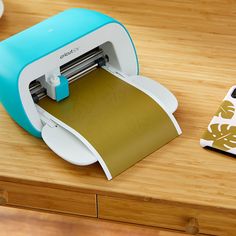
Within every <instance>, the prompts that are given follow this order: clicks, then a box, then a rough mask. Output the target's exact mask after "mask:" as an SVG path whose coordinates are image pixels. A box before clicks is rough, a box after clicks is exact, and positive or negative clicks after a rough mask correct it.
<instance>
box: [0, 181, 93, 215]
mask: <svg viewBox="0 0 236 236" xmlns="http://www.w3.org/2000/svg"><path fill="white" fill-rule="evenodd" d="M0 189H1V190H2V191H4V192H5V193H7V198H8V199H7V205H12V206H19V207H27V208H33V209H42V210H49V211H55V212H63V213H70V214H77V215H85V216H93V217H97V210H96V209H97V208H96V195H95V194H87V193H80V192H74V191H69V190H61V189H53V188H47V187H36V186H32V185H24V184H16V183H10V182H3V181H0Z"/></svg>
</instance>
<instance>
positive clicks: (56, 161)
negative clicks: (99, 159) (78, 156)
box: [0, 0, 236, 217]
mask: <svg viewBox="0 0 236 236" xmlns="http://www.w3.org/2000/svg"><path fill="white" fill-rule="evenodd" d="M5 5H6V12H5V15H4V17H3V18H2V19H1V20H0V39H1V40H3V39H5V38H7V37H9V36H11V35H13V34H15V33H17V32H19V31H21V30H23V29H25V28H27V27H29V26H32V25H34V24H36V23H38V22H40V21H42V20H43V19H46V18H47V17H49V16H52V15H54V14H56V13H58V12H59V11H62V10H65V9H68V8H70V7H83V8H89V9H94V10H97V11H101V12H103V13H105V14H109V15H110V16H112V17H114V18H116V19H117V20H119V21H121V22H122V23H124V24H125V25H126V27H127V28H128V30H129V31H130V33H131V36H132V38H133V40H134V42H135V45H136V47H137V52H138V56H139V61H140V68H141V74H142V75H145V76H148V77H150V78H152V79H154V80H157V81H159V82H160V83H162V84H163V85H165V86H166V87H167V88H169V89H170V90H171V91H172V92H173V93H174V94H175V95H176V97H177V99H178V101H179V108H178V110H177V112H176V114H175V116H176V117H177V120H178V121H179V123H180V126H181V128H182V130H183V134H182V135H181V136H180V137H178V138H177V139H175V140H174V141H172V142H170V143H169V144H168V145H166V146H164V147H163V148H161V149H159V150H158V151H156V152H155V153H153V154H152V155H150V156H148V157H147V158H145V159H144V160H142V161H140V162H139V163H137V164H136V165H135V166H134V167H132V168H130V169H129V170H127V171H125V172H124V173H122V174H121V175H119V176H118V177H116V178H115V179H114V180H112V181H107V180H106V178H105V175H104V174H103V172H102V170H101V168H100V166H99V165H98V164H95V165H91V166H87V167H78V166H74V165H71V164H69V163H66V162H64V161H63V160H62V159H60V158H59V157H57V156H56V155H55V154H54V153H52V152H51V151H50V150H49V149H48V148H47V146H46V145H45V144H44V143H43V142H42V141H41V140H39V139H36V138H34V137H32V136H30V135H29V134H27V133H26V132H25V131H24V130H22V129H21V128H20V127H19V126H18V125H16V124H15V123H14V122H13V121H12V120H11V118H10V117H9V116H8V115H7V114H6V112H5V111H4V109H3V108H2V107H1V108H0V180H2V181H6V182H7V181H9V182H15V183H24V184H28V185H36V186H46V187H54V188H61V189H69V190H75V191H80V192H85V193H95V194H102V195H106V196H116V197H126V198H130V199H141V200H143V199H144V200H145V199H146V200H148V201H152V202H155V201H164V202H170V203H176V204H182V205H188V206H192V207H195V208H199V209H201V208H204V209H210V210H215V211H227V212H229V213H231V214H232V216H233V217H235V214H236V160H235V159H234V158H232V157H229V156H226V155H223V154H220V153H217V152H213V151H210V150H205V149H203V148H201V147H200V146H199V139H200V137H201V135H202V133H203V132H204V130H205V129H206V127H207V125H208V123H209V121H210V119H211V118H212V116H213V114H214V113H215V111H216V109H217V108H218V106H219V105H220V102H221V100H222V99H223V98H224V96H225V94H226V92H227V91H228V89H229V88H230V87H231V86H232V85H234V84H235V83H236V78H235V77H236V1H232V0H209V1H205V0H199V1H195V0H179V1H171V0H168V1H166V0H148V1H143V0H129V1H126V0H119V1H118V0H117V1H116V0H113V1H105V0H101V1H96V0H86V1H85V0H81V1H76V0H63V1H57V2H56V1H53V0H39V1H33V0H25V1H14V0H6V1H5ZM12 66H14V65H12ZM0 187H1V186H0Z"/></svg>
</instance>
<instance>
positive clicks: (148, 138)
mask: <svg viewBox="0 0 236 236" xmlns="http://www.w3.org/2000/svg"><path fill="white" fill-rule="evenodd" d="M38 105H39V106H41V107H42V108H43V109H44V110H46V111H47V112H49V113H50V114H52V115H53V116H55V117H56V118H58V119H60V120H61V121H63V122H64V123H66V124H67V125H69V126H70V127H72V128H73V129H75V130H76V131H78V132H79V133H80V134H81V135H83V136H84V137H85V138H86V139H87V140H88V141H89V142H90V143H91V144H92V145H93V147H94V148H95V149H96V150H97V151H98V153H99V154H100V155H101V157H102V158H103V160H104V162H105V164H106V165H107V167H108V169H109V171H110V173H111V175H112V177H114V176H116V175H118V174H120V173H121V172H123V171H124V170H126V169H127V168H129V167H131V166H132V165H134V164H135V163H136V162H138V161H140V160H141V159H143V158H144V157H146V156H147V155H149V154H151V153H152V152H154V151H155V150H157V149H158V148H160V147H161V146H163V145H164V144H166V143H167V142H169V141H170V140H172V139H173V138H175V137H176V136H178V133H177V131H176V128H175V126H174V125H173V123H172V121H171V120H170V118H169V117H168V115H167V114H166V113H165V111H164V110H163V109H162V108H161V107H160V106H159V105H158V104H157V103H156V102H155V101H154V100H152V99H151V98H150V97H149V96H148V95H146V94H145V93H143V92H142V91H140V90H138V89H137V88H135V87H133V86H131V85H129V84H128V83H126V82H124V81H122V80H121V79H119V78H117V77H116V76H114V75H112V74H111V73H109V72H107V71H106V70H104V69H96V70H95V71H93V72H90V73H89V74H87V75H85V76H84V77H82V78H80V79H78V80H77V81H75V82H73V83H72V84H71V85H70V96H69V97H68V98H66V99H65V100H63V101H61V102H59V103H58V102H56V101H54V100H52V99H50V98H48V97H46V98H44V99H42V100H40V102H39V104H38ZM55 138H60V137H55Z"/></svg>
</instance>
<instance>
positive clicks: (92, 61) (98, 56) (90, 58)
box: [29, 48, 109, 103]
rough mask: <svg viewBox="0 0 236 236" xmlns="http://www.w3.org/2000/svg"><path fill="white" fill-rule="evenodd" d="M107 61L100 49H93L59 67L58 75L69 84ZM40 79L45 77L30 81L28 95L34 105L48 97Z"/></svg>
mask: <svg viewBox="0 0 236 236" xmlns="http://www.w3.org/2000/svg"><path fill="white" fill-rule="evenodd" d="M108 60H109V58H108V56H107V55H104V53H103V50H102V49H100V48H95V49H93V50H91V51H89V52H87V53H85V54H83V55H82V56H80V57H78V58H76V59H74V60H72V61H70V62H68V63H66V64H64V65H62V66H61V67H60V73H61V75H62V76H64V77H65V78H66V79H67V80H68V83H69V84H70V83H72V82H74V81H75V80H77V79H79V78H81V77H82V76H84V75H86V74H88V73H89V72H91V71H93V70H95V69H96V68H98V67H102V66H104V65H105V64H106V62H107V61H108ZM42 79H44V80H45V76H42V77H40V78H38V79H36V80H34V81H32V82H31V83H30V86H29V89H30V93H31V95H32V98H33V100H34V102H35V103H37V102H38V101H39V100H40V99H42V98H44V97H45V96H47V95H48V94H47V89H46V88H45V87H44V86H43V85H42V82H41V80H42Z"/></svg>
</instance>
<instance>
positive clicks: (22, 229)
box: [0, 207, 185, 236]
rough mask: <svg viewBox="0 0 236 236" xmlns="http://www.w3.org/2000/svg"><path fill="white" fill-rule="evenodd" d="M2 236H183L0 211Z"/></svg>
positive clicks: (44, 215) (117, 225) (154, 230)
mask: <svg viewBox="0 0 236 236" xmlns="http://www.w3.org/2000/svg"><path fill="white" fill-rule="evenodd" d="M0 235H1V236H32V235H34V236H41V235H43V236H64V235H70V236H84V235H92V236H118V235H122V236H184V235H185V234H182V233H175V232H170V231H169V232H168V231H164V230H160V229H156V228H153V227H145V226H135V225H132V224H124V223H115V222H109V221H101V220H96V219H90V218H85V217H84V218H82V217H79V218H75V217H70V216H65V215H55V214H48V213H44V212H33V211H29V210H21V209H13V208H6V207H0Z"/></svg>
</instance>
